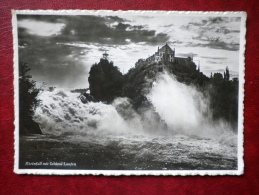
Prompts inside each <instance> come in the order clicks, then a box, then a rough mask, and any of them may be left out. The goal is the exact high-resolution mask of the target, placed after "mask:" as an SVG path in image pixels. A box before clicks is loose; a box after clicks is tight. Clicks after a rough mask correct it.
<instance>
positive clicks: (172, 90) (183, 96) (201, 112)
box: [148, 72, 229, 137]
mask: <svg viewBox="0 0 259 195" xmlns="http://www.w3.org/2000/svg"><path fill="white" fill-rule="evenodd" d="M148 98H149V99H150V101H151V102H152V104H153V105H154V107H155V110H156V111H157V112H158V113H159V115H160V116H161V118H162V119H163V120H165V122H166V124H167V125H168V130H169V131H170V132H172V133H174V134H184V135H194V136H209V137H215V136H218V135H221V134H222V133H225V132H227V131H229V125H227V123H225V122H223V121H220V122H218V123H217V124H216V123H214V122H213V121H212V119H211V113H210V109H209V100H208V99H206V98H205V96H204V95H203V94H202V93H201V92H199V91H198V90H197V89H196V88H195V87H194V86H188V85H185V84H183V83H180V82H178V81H177V80H176V78H175V77H174V76H173V75H169V74H168V73H166V72H164V73H162V74H160V75H158V77H157V79H156V81H155V82H154V83H153V87H152V90H151V92H150V94H148Z"/></svg>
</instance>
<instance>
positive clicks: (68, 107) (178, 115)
mask: <svg viewBox="0 0 259 195" xmlns="http://www.w3.org/2000/svg"><path fill="white" fill-rule="evenodd" d="M78 96H79V94H78V93H72V92H70V91H66V90H63V89H55V90H54V91H43V92H42V93H41V94H40V96H39V99H40V100H41V101H42V102H41V105H40V106H39V107H38V108H37V109H36V113H35V117H34V119H35V120H36V121H37V122H38V123H39V124H40V127H41V129H42V131H43V133H44V134H52V135H82V136H83V135H89V134H92V135H93V134H94V135H114V136H118V135H123V136H126V135H144V136H164V135H166V136H171V137H173V136H175V135H177V134H180V135H185V136H192V137H193V136H194V137H207V138H208V137H209V138H216V139H219V140H221V139H223V141H222V142H225V140H229V141H227V143H229V144H231V145H236V142H237V139H236V136H235V135H234V134H233V133H232V132H231V131H230V130H229V127H228V125H226V123H223V122H221V123H219V124H214V123H212V122H211V120H210V117H209V116H210V114H209V108H208V107H207V105H208V100H206V99H205V98H204V96H203V95H202V94H201V93H200V92H198V91H197V90H196V89H195V88H194V87H191V86H187V85H184V84H182V83H179V82H177V81H176V79H175V78H174V77H172V76H170V75H168V74H167V73H163V74H160V75H159V76H158V77H157V79H156V82H154V83H153V87H152V89H151V91H150V93H149V94H148V95H147V97H148V99H149V100H150V101H151V102H152V104H153V105H154V108H155V111H156V112H157V113H158V114H159V115H160V117H161V118H162V119H163V121H164V122H165V123H166V125H167V131H165V129H159V123H161V121H154V120H153V118H152V117H150V116H151V115H150V113H151V110H148V111H146V113H142V117H141V116H140V115H139V114H138V113H136V112H135V111H134V109H133V108H132V105H131V103H130V101H129V100H128V99H127V98H117V99H115V100H114V102H113V103H112V104H111V105H107V104H104V103H102V102H99V103H94V102H89V103H87V104H83V103H82V102H81V101H80V99H79V97H78ZM160 127H161V126H160ZM154 132H155V133H154ZM222 137H223V138H222Z"/></svg>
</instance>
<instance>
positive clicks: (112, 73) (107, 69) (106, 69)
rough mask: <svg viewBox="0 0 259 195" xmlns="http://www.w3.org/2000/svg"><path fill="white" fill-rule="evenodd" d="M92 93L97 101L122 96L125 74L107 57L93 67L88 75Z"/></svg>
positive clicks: (109, 100) (108, 100)
mask: <svg viewBox="0 0 259 195" xmlns="http://www.w3.org/2000/svg"><path fill="white" fill-rule="evenodd" d="M88 81H89V85H90V94H91V95H92V96H93V97H94V99H95V100H96V101H103V102H108V103H110V102H112V101H113V100H114V99H115V98H116V97H119V96H121V92H122V86H123V75H122V74H121V72H120V71H119V69H118V68H117V67H116V66H114V65H113V63H112V62H109V61H108V60H106V59H101V60H100V62H99V63H98V64H94V65H93V66H92V67H91V70H90V72H89V77H88Z"/></svg>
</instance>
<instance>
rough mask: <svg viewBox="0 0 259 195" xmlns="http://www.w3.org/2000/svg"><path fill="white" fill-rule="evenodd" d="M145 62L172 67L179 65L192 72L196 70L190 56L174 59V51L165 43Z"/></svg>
mask: <svg viewBox="0 0 259 195" xmlns="http://www.w3.org/2000/svg"><path fill="white" fill-rule="evenodd" d="M145 61H147V62H156V63H159V62H171V63H172V64H174V65H181V66H183V67H187V68H190V69H192V70H197V66H196V64H195V63H194V62H193V58H192V57H191V56H189V57H187V58H182V57H176V56H175V49H172V48H171V47H170V46H169V45H168V44H167V43H166V44H165V45H164V46H163V47H161V48H159V47H158V49H157V52H155V54H153V55H152V56H150V57H148V58H147V59H146V60H145ZM198 70H199V68H198Z"/></svg>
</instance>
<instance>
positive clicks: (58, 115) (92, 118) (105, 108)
mask: <svg viewBox="0 0 259 195" xmlns="http://www.w3.org/2000/svg"><path fill="white" fill-rule="evenodd" d="M78 96H79V94H78V93H71V92H69V91H65V90H62V89H56V90H54V91H52V92H50V91H44V92H43V93H41V94H40V96H39V99H40V100H41V105H40V106H39V107H38V108H37V109H36V112H35V116H34V119H35V120H36V121H37V122H38V123H39V124H40V127H41V129H42V131H43V133H44V134H54V135H62V134H74V135H78V134H80V135H86V134H88V133H96V134H117V135H118V134H130V133H134V134H135V133H139V132H142V126H141V125H140V124H141V121H140V119H138V118H139V117H137V114H136V113H135V112H134V111H133V109H130V108H129V107H128V110H124V114H131V115H132V116H131V117H129V120H127V119H125V117H123V116H121V115H120V114H119V113H118V112H117V110H116V106H118V105H121V104H122V105H127V104H129V103H128V101H127V99H126V98H120V99H118V100H116V101H115V102H114V105H107V104H103V103H101V102H99V103H93V102H89V103H88V104H83V103H82V102H81V101H80V99H79V98H78ZM126 112H127V113H126ZM120 113H121V112H120Z"/></svg>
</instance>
